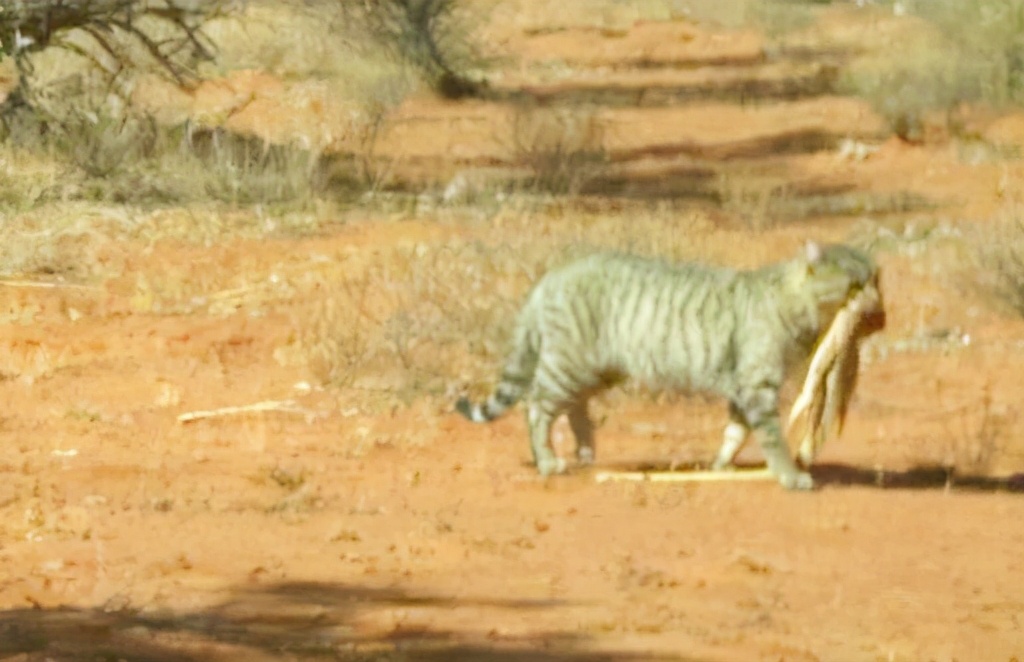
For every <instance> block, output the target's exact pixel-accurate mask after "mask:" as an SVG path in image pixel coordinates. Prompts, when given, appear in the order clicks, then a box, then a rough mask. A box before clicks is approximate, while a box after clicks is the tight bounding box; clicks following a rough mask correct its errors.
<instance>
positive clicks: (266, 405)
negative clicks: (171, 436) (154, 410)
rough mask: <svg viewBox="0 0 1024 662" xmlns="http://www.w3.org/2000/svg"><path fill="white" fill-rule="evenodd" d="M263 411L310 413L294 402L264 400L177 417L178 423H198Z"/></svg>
mask: <svg viewBox="0 0 1024 662" xmlns="http://www.w3.org/2000/svg"><path fill="white" fill-rule="evenodd" d="M264 411H279V412H284V413H286V414H303V415H307V414H310V413H312V412H310V411H309V410H307V409H302V408H300V407H299V406H298V405H297V404H296V403H295V401H294V400H264V401H263V402H254V403H253V404H251V405H239V406H236V407H221V408H219V409H206V410H198V411H190V412H186V413H184V414H180V415H179V416H178V422H179V423H191V422H192V421H198V420H200V419H204V418H217V417H219V416H234V415H235V414H249V413H253V412H264Z"/></svg>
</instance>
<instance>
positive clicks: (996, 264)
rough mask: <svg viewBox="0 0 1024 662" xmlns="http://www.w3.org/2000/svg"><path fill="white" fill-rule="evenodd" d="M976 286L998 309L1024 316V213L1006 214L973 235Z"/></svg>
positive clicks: (1009, 212) (1012, 212) (1017, 211)
mask: <svg viewBox="0 0 1024 662" xmlns="http://www.w3.org/2000/svg"><path fill="white" fill-rule="evenodd" d="M972 245H973V253H974V258H975V264H974V273H973V276H974V283H975V285H977V286H978V287H980V288H981V290H982V292H983V293H985V294H986V295H987V296H988V297H989V298H990V299H991V300H992V301H993V302H994V303H995V304H996V305H997V306H998V307H1000V308H1003V309H1004V310H1010V311H1012V312H1014V313H1016V314H1017V315H1019V316H1021V317H1024V213H1022V211H1021V209H1020V208H1019V207H1014V208H1012V209H1011V210H1009V211H1007V212H1005V213H1004V214H1003V217H1002V218H1000V219H999V220H997V221H996V222H995V223H994V224H993V225H992V226H991V227H989V226H986V227H985V228H980V229H978V230H976V231H975V232H974V237H973V239H972Z"/></svg>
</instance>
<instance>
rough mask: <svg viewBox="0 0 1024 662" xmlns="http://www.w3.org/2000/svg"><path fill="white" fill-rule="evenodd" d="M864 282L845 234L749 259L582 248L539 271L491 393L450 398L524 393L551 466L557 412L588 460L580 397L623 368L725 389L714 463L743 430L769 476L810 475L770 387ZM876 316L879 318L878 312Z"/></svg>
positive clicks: (728, 460)
mask: <svg viewBox="0 0 1024 662" xmlns="http://www.w3.org/2000/svg"><path fill="white" fill-rule="evenodd" d="M868 285H874V286H877V267H876V266H875V263H874V262H873V261H872V259H871V258H870V257H869V256H868V255H866V254H865V253H862V252H860V251H858V250H856V249H854V248H850V247H848V246H843V245H826V246H819V245H818V244H814V243H809V244H808V245H807V246H806V247H805V248H804V249H803V250H802V252H801V254H800V255H799V256H798V257H796V258H795V259H792V260H790V261H787V262H783V263H779V264H775V265H771V266H768V267H764V268H762V269H758V270H754V271H735V270H732V269H727V268H719V267H710V266H703V265H698V264H687V263H681V264H672V263H667V262H663V261H659V260H654V259H647V258H641V257H634V256H628V255H621V254H599V255H593V256H590V257H588V258H584V259H582V260H579V261H577V262H574V263H572V264H569V265H568V266H565V267H563V268H561V269H558V270H555V271H551V272H549V273H548V274H546V275H545V276H544V277H543V278H542V279H541V280H540V281H539V282H538V283H537V284H536V286H535V287H534V289H533V291H532V292H531V293H530V295H529V297H528V299H527V301H526V304H525V305H524V306H523V308H522V310H521V311H520V314H519V319H518V323H517V325H516V329H515V340H514V343H515V345H514V349H513V350H512V352H511V356H510V357H509V358H508V360H507V363H506V364H505V368H504V371H503V372H502V375H501V381H500V382H499V384H498V386H497V388H496V390H495V391H494V394H493V395H491V396H490V398H488V399H487V400H486V401H484V402H482V403H479V404H473V403H471V402H470V401H469V400H468V399H466V398H462V399H460V400H459V402H458V403H457V404H456V409H457V410H458V411H459V412H461V413H462V414H463V415H465V416H466V417H467V418H469V419H470V420H472V421H476V422H485V421H490V420H493V419H494V418H496V417H498V416H499V415H501V414H502V413H504V412H505V410H507V409H508V408H509V407H511V406H512V405H513V404H515V403H516V402H517V401H519V400H520V399H522V398H524V397H525V399H526V403H527V424H528V426H529V433H530V444H531V447H532V450H533V458H534V460H535V462H536V465H537V469H538V471H540V473H541V474H542V475H548V474H551V473H556V472H559V473H560V472H562V471H564V470H565V461H564V460H563V459H561V458H557V457H556V456H555V454H554V452H553V450H552V448H551V446H550V442H549V432H550V429H551V424H552V423H553V422H554V420H555V419H556V418H557V417H558V416H560V415H562V414H567V415H568V417H569V424H570V427H571V428H572V431H573V434H574V435H575V437H576V441H577V451H576V453H577V459H578V460H579V461H580V462H581V463H590V462H592V461H593V459H594V440H593V427H592V424H591V421H590V417H589V416H588V414H587V401H588V399H589V398H590V397H591V396H592V395H594V394H595V393H597V392H598V391H600V390H602V389H604V388H607V387H609V386H611V385H613V384H615V383H616V382H618V381H620V380H622V379H625V378H633V379H636V380H639V381H640V382H642V383H644V384H647V385H649V386H654V387H659V388H669V389H676V390H696V391H704V392H709V393H716V394H719V395H722V396H724V397H725V398H726V399H727V400H728V402H729V423H728V425H727V426H726V428H725V439H724V442H723V444H722V447H721V450H720V451H719V453H718V456H717V458H716V459H715V461H714V465H713V466H714V468H716V469H728V468H731V467H732V463H733V459H734V458H735V456H736V454H737V453H738V452H739V450H740V448H741V447H742V446H743V444H744V442H745V441H746V440H747V437H748V435H749V433H750V432H751V431H753V432H754V433H755V435H756V436H757V437H758V439H759V441H760V444H761V448H762V450H763V452H764V456H765V458H766V460H767V462H768V467H769V469H770V470H771V471H772V473H773V474H774V475H775V476H776V477H777V478H778V480H779V482H780V483H781V484H782V485H783V486H785V487H787V488H792V489H810V488H812V487H813V481H812V479H811V475H810V474H809V473H807V472H806V471H802V470H800V469H798V468H797V466H796V464H795V463H794V461H793V458H792V457H791V455H790V452H789V449H788V447H787V445H786V440H785V439H784V437H783V434H782V429H781V427H780V423H779V413H778V408H779V389H780V387H781V386H782V383H783V378H784V377H785V374H786V370H787V368H789V367H791V366H793V365H794V364H796V363H799V362H800V361H801V360H802V359H805V358H806V357H807V356H808V355H809V354H810V352H811V350H812V349H813V347H814V342H815V340H816V339H817V338H818V336H819V334H820V332H821V331H822V330H823V329H824V328H826V327H827V325H828V324H829V323H830V322H831V320H832V317H833V316H834V315H835V313H836V312H837V311H838V310H839V308H840V307H842V305H843V304H844V303H845V302H846V300H847V297H848V295H849V294H850V293H851V291H853V290H854V289H857V288H860V287H864V286H868ZM873 324H874V326H875V328H881V327H882V326H883V325H884V313H882V312H881V311H879V313H878V315H877V318H876V319H875V320H874V322H873Z"/></svg>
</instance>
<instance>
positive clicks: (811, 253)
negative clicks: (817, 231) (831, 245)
mask: <svg viewBox="0 0 1024 662" xmlns="http://www.w3.org/2000/svg"><path fill="white" fill-rule="evenodd" d="M822 254H823V251H822V250H821V244H819V243H818V242H816V241H808V242H807V243H806V244H805V245H804V257H805V258H807V261H808V262H809V263H811V264H817V263H818V262H820V261H821V257H822Z"/></svg>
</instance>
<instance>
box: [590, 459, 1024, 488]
mask: <svg viewBox="0 0 1024 662" xmlns="http://www.w3.org/2000/svg"><path fill="white" fill-rule="evenodd" d="M760 466H763V465H744V466H743V467H742V468H745V469H753V468H758V467H760ZM597 468H598V469H602V470H608V471H622V472H666V471H679V472H683V471H706V470H708V467H707V466H704V465H700V464H697V463H691V462H685V463H670V462H665V461H657V462H655V461H640V462H619V463H608V462H602V463H601V464H600V466H599V467H597ZM586 471H589V469H587V470H586ZM811 474H812V475H813V476H814V482H815V484H816V485H817V486H818V487H824V486H826V485H835V486H839V485H849V486H860V487H877V488H879V489H889V490H935V489H951V490H959V491H964V492H1021V493H1024V473H1016V474H1010V475H1008V476H984V475H980V474H967V473H959V472H957V471H956V469H955V468H952V467H945V466H942V465H922V466H917V467H913V468H910V469H907V470H905V471H887V470H884V469H867V468H864V467H855V466H851V465H847V464H815V465H814V466H813V467H812V468H811Z"/></svg>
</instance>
